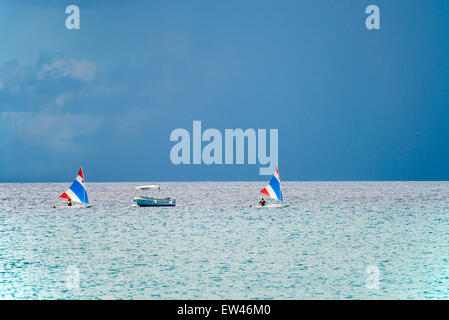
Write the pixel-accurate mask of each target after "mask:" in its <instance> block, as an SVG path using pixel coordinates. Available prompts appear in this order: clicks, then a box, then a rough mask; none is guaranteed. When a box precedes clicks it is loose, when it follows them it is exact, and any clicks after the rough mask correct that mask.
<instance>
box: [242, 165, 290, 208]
mask: <svg viewBox="0 0 449 320" xmlns="http://www.w3.org/2000/svg"><path fill="white" fill-rule="evenodd" d="M260 193H263V194H264V195H266V196H268V197H270V198H272V199H275V200H278V201H284V197H283V196H282V190H281V179H280V177H279V169H278V166H277V165H276V170H275V171H274V174H273V177H272V178H271V180H270V182H269V183H268V185H267V186H266V187H265V188H263V189H262V190H260ZM250 207H253V208H284V207H288V204H283V203H275V204H258V205H250Z"/></svg>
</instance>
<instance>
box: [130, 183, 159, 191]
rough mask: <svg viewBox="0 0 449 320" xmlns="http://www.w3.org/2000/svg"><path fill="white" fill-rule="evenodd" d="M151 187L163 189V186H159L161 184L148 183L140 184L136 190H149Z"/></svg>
mask: <svg viewBox="0 0 449 320" xmlns="http://www.w3.org/2000/svg"><path fill="white" fill-rule="evenodd" d="M149 189H158V190H161V187H159V186H157V185H155V184H151V185H148V186H140V187H137V188H136V190H149Z"/></svg>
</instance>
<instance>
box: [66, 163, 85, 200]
mask: <svg viewBox="0 0 449 320" xmlns="http://www.w3.org/2000/svg"><path fill="white" fill-rule="evenodd" d="M59 197H60V198H63V199H67V200H68V199H70V200H72V201H74V202H80V203H89V198H88V197H87V191H86V185H85V184H84V175H83V170H82V169H81V168H80V171H79V172H78V176H77V177H76V179H75V181H73V183H72V185H71V186H70V188H68V189H67V190H66V192H64V193H63V194H61V195H60V196H59Z"/></svg>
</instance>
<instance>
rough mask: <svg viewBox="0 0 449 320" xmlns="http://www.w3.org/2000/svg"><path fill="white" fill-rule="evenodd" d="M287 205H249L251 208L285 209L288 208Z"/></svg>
mask: <svg viewBox="0 0 449 320" xmlns="http://www.w3.org/2000/svg"><path fill="white" fill-rule="evenodd" d="M288 206H289V205H288V204H282V203H278V204H266V205H264V206H261V205H260V204H256V205H250V207H251V208H257V209H259V208H286V207H288Z"/></svg>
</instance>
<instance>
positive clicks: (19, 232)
mask: <svg viewBox="0 0 449 320" xmlns="http://www.w3.org/2000/svg"><path fill="white" fill-rule="evenodd" d="M138 184H140V183H88V190H89V197H90V199H91V202H92V204H93V205H94V207H93V208H91V209H52V208H51V206H52V205H54V204H63V203H64V202H63V201H60V200H58V195H59V194H60V193H61V192H63V191H64V190H65V189H66V187H67V185H68V184H0V248H1V251H0V298H3V299H11V298H13V299H81V298H82V299H273V298H274V299H312V298H318V299H373V298H380V299H398V298H399V299H409V298H410V299H418V298H419V299H422V298H436V299H439V298H445V299H448V298H449V183H448V182H284V183H283V191H284V198H285V199H286V202H287V203H289V204H290V206H289V207H287V208H264V209H253V208H249V207H248V206H249V204H250V203H257V202H258V200H259V199H260V196H259V194H258V191H259V190H260V189H261V188H262V187H263V184H264V183H247V182H241V183H160V184H161V185H162V186H163V188H164V190H165V192H166V194H167V195H170V196H173V197H176V198H177V203H178V205H177V207H174V208H133V207H131V204H132V203H131V198H132V194H133V191H134V187H135V186H136V185H138Z"/></svg>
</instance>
